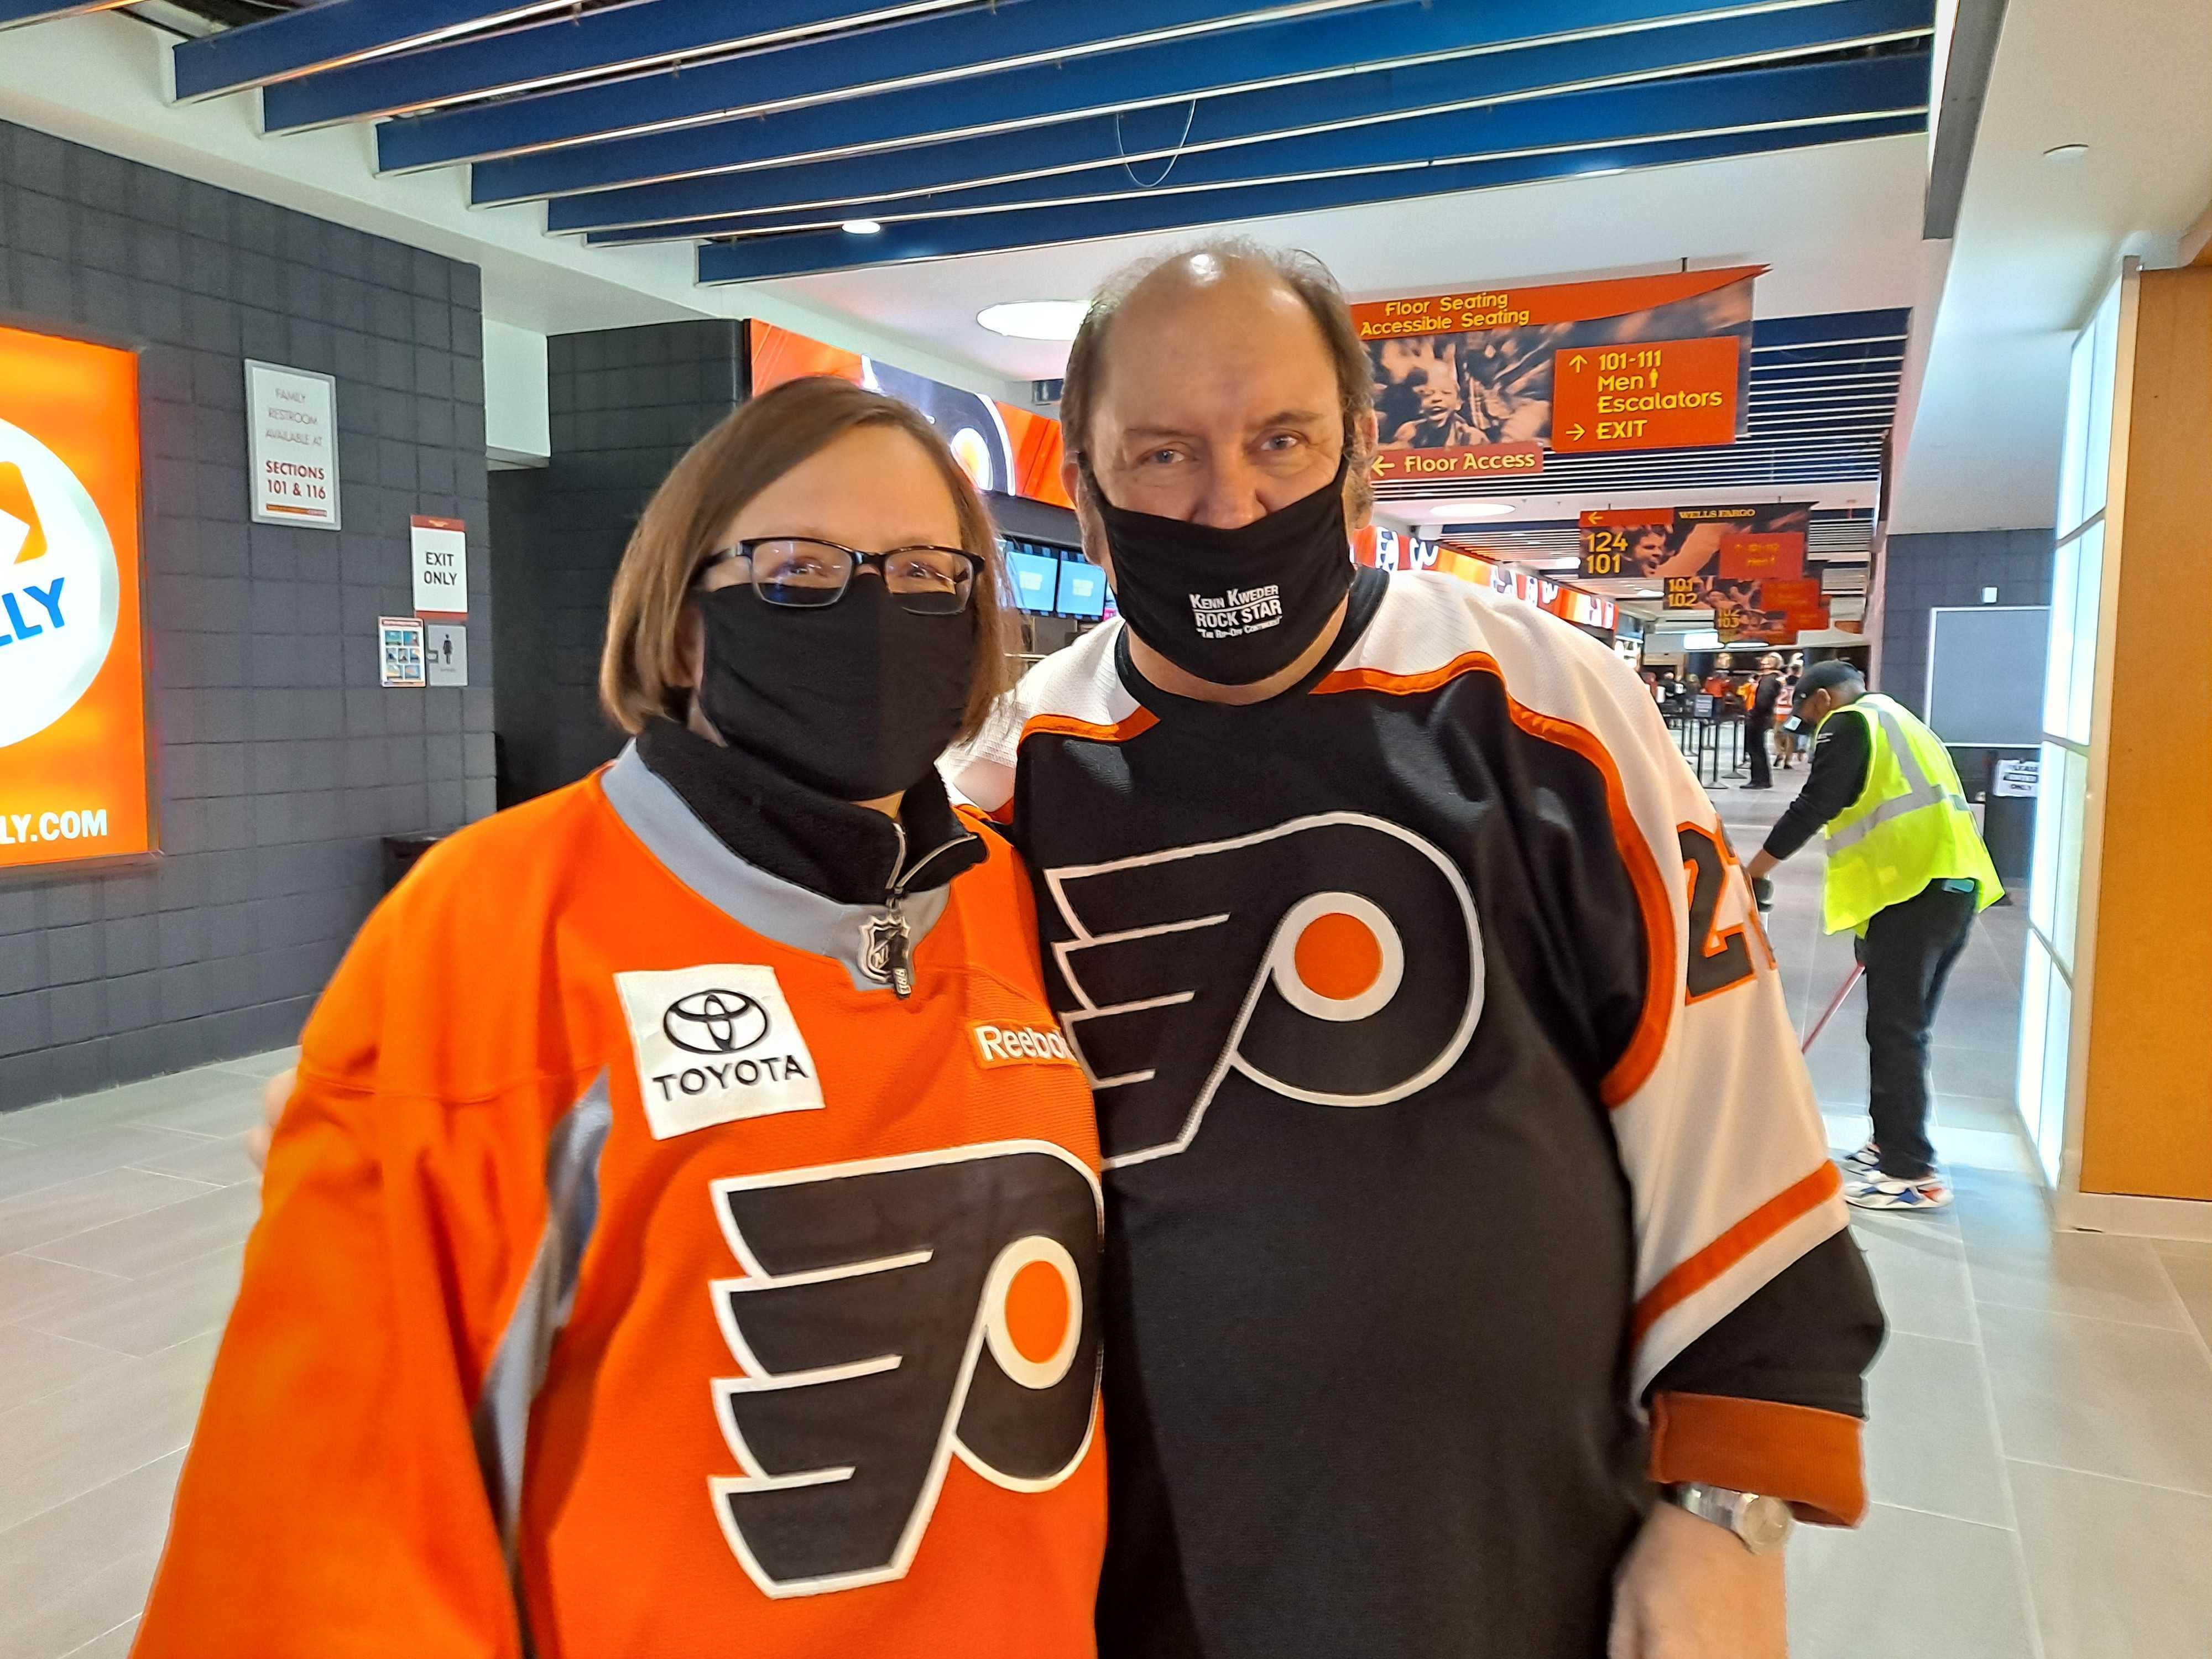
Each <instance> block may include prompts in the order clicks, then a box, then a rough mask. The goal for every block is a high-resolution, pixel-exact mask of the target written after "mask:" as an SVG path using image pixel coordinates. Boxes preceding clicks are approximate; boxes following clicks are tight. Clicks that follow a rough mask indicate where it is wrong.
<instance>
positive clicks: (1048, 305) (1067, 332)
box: [975, 300, 1089, 341]
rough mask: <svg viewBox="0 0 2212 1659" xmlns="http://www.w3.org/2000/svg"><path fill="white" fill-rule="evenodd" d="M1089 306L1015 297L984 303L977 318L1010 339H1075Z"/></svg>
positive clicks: (1075, 301) (1080, 302)
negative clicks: (1003, 300) (1017, 298)
mask: <svg viewBox="0 0 2212 1659" xmlns="http://www.w3.org/2000/svg"><path fill="white" fill-rule="evenodd" d="M1088 309H1089V307H1087V306H1086V305H1085V302H1084V301H1081V300H1012V301H1007V302H1006V304H1004V305H996V306H985V307H983V308H982V310H981V311H979V312H977V313H975V320H976V321H977V322H978V323H980V324H981V325H982V326H984V327H985V328H987V329H989V330H990V331H991V332H992V333H994V334H1003V335H1005V336H1006V337H1007V338H1008V339H1010V340H1060V341H1066V340H1073V338H1074V337H1075V331H1076V330H1077V329H1078V328H1079V327H1081V326H1082V325H1083V313H1085V311H1086V310H1088Z"/></svg>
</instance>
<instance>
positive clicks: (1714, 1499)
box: [1666, 1480, 1797, 1555]
mask: <svg viewBox="0 0 2212 1659" xmlns="http://www.w3.org/2000/svg"><path fill="white" fill-rule="evenodd" d="M1666 1498H1667V1501H1668V1503H1670V1504H1680V1506H1681V1507H1682V1508H1683V1509H1686V1510H1689V1512H1690V1513H1691V1514H1692V1515H1694V1516H1697V1517H1698V1518H1699V1520H1700V1521H1710V1522H1712V1523H1713V1524H1714V1525H1715V1526H1717V1527H1726V1528H1728V1529H1729V1531H1730V1532H1732V1533H1734V1534H1735V1535H1736V1536H1737V1537H1738V1538H1741V1540H1743V1547H1744V1548H1746V1549H1747V1550H1749V1551H1750V1552H1751V1553H1753V1555H1765V1554H1767V1553H1769V1552H1771V1551H1773V1550H1778V1549H1780V1548H1781V1547H1783V1545H1784V1544H1786V1543H1788V1542H1789V1541H1790V1533H1791V1532H1792V1531H1793V1530H1794V1529H1795V1528H1796V1525H1797V1518H1796V1516H1793V1515H1792V1514H1790V1505H1789V1504H1785V1503H1784V1502H1783V1501H1782V1499H1780V1498H1765V1497H1761V1496H1760V1495H1759V1493H1757V1492H1730V1491H1729V1489H1728V1488H1727V1487H1726V1486H1705V1485H1704V1484H1703V1483H1702V1482H1699V1481H1695V1480H1692V1481H1686V1482H1685V1483H1683V1484H1682V1485H1680V1486H1669V1487H1668V1488H1667V1489H1666Z"/></svg>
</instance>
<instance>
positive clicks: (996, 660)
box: [599, 375, 1014, 738]
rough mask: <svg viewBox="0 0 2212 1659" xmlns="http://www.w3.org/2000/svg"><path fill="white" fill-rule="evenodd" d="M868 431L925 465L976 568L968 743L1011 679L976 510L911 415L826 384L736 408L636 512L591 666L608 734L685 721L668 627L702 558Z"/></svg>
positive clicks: (674, 634)
mask: <svg viewBox="0 0 2212 1659" xmlns="http://www.w3.org/2000/svg"><path fill="white" fill-rule="evenodd" d="M866 426H888V427H894V428H897V429H898V430H899V431H901V432H903V433H905V434H906V435H908V437H910V438H912V439H913V440H914V441H915V442H916V443H918V444H920V445H921V447H922V448H924V449H925V450H927V452H928V453H929V458H930V459H932V460H933V461H934V462H936V464H937V470H938V471H939V473H940V474H942V475H943V477H944V479H945V489H947V490H948V491H949V492H951V496H952V507H953V511H954V512H955V513H957V514H958V516H959V520H960V544H961V546H963V548H965V549H966V550H968V551H969V552H970V553H973V554H975V556H977V557H978V558H980V559H981V560H982V561H983V563H984V568H983V570H982V573H981V574H980V575H978V576H977V577H976V579H975V597H974V598H973V599H971V600H970V601H969V608H968V611H967V613H966V614H967V615H968V617H969V619H970V620H971V621H972V623H974V626H975V658H974V674H973V677H972V678H971V680H970V682H969V690H968V711H967V716H966V718H965V720H963V722H962V724H961V729H960V735H961V737H963V738H971V737H973V736H975V733H976V732H979V731H980V730H981V729H982V726H983V723H984V722H985V720H987V719H988V718H989V717H990V714H991V710H992V708H993V707H994V705H995V704H996V703H997V702H998V700H999V698H1000V696H1001V695H1002V694H1003V693H1005V692H1006V690H1008V689H1009V688H1010V687H1011V686H1012V684H1013V678H1014V667H1013V662H1012V659H1011V658H1010V657H1009V656H1008V655H1007V654H1006V608H1005V605H1004V603H1003V601H1002V599H1001V597H1000V591H1001V584H1002V582H1003V580H1004V577H1003V574H1002V564H1001V561H1000V557H999V538H998V535H997V532H995V531H994V530H993V528H992V526H991V517H990V514H989V513H987V512H986V511H985V510H984V507H983V498H982V497H981V495H977V494H976V493H975V484H974V483H971V482H970V481H969V477H968V475H967V474H966V473H965V472H963V471H961V470H960V463H959V462H957V460H955V459H953V458H952V452H951V450H950V449H948V448H946V447H945V440H944V439H942V438H940V437H939V436H938V435H937V428H934V427H933V426H932V425H930V423H929V422H928V421H927V419H926V418H925V417H924V416H922V415H921V413H919V412H918V411H917V410H914V409H912V408H910V407H908V405H907V404H902V403H901V402H899V401H898V400H897V399H896V398H886V397H884V395H883V394H882V393H881V392H870V391H868V390H866V388H865V387H862V386H854V385H853V384H852V383H851V382H850V381H848V380H835V379H832V378H830V377H829V376H827V375H810V376H808V377H807V378H805V379H803V380H789V381H786V382H785V383H784V384H783V385H781V386H777V387H776V388H775V390H773V391H771V392H763V393H762V394H761V396H759V397H757V398H752V399H751V400H750V401H749V402H747V403H745V404H743V405H742V406H741V407H739V408H738V410H735V411H734V412H733V413H732V414H731V415H730V416H728V417H727V418H726V419H725V420H723V421H722V422H720V424H719V425H717V426H716V427H715V428H714V430H713V431H712V432H709V433H708V435H706V436H705V437H703V438H702V439H700V440H699V441H698V442H697V443H696V444H694V445H692V446H691V448H690V453H688V454H686V455H685V456H684V459H682V460H680V461H678V462H677V464H676V465H675V467H674V469H673V470H672V471H671V472H670V473H669V475H668V477H666V478H665V479H664V480H662V482H661V485H660V488H659V489H657V490H655V491H654V492H653V499H652V501H648V502H647V504H646V508H645V513H644V516H642V517H641V518H640V519H639V520H638V521H637V528H636V530H635V532H632V533H631V535H630V538H629V547H628V548H626V549H625V550H623V560H622V568H620V569H618V570H617V571H616V572H615V585H614V592H613V593H612V594H611V596H610V598H609V600H608V605H607V643H606V649H605V652H604V653H602V654H601V656H600V659H599V702H600V705H601V706H602V707H603V708H605V710H606V711H607V713H608V714H609V715H610V716H611V718H612V719H613V720H614V722H615V724H616V725H617V726H621V727H622V729H623V731H625V732H637V731H640V730H641V729H642V728H643V726H645V723H646V722H647V720H651V719H652V718H653V716H654V715H656V714H665V715H666V716H668V718H669V719H671V720H677V721H678V722H681V721H682V720H684V719H685V718H686V716H687V714H688V713H689V709H690V696H691V687H690V684H688V682H687V678H686V676H685V674H684V667H683V663H682V659H681V655H680V653H679V650H678V623H679V622H680V621H681V620H682V617H683V615H684V604H685V602H686V600H687V599H689V598H690V592H691V585H692V583H693V582H694V581H695V580H697V578H698V575H699V570H700V567H701V566H702V564H704V563H705V562H706V559H707V556H708V554H709V553H712V552H714V551H716V550H718V548H719V546H720V538H721V535H722V532H723V530H724V528H725V526H727V525H728V524H729V522H730V520H731V519H732V517H734V516H735V515H736V514H737V513H738V512H739V511H741V510H742V509H743V508H744V505H745V503H746V502H748V501H751V500H752V499H753V497H754V496H756V495H759V494H760V493H761V491H762V490H763V489H767V488H768V487H769V485H770V484H772V483H775V481H776V480H777V479H778V478H781V477H783V475H784V474H785V473H787V472H788V471H791V470H792V469H793V467H795V466H797V465H799V463H801V462H802V461H805V460H806V459H810V458H811V457H812V456H814V455H817V454H818V453H821V452H822V451H823V449H826V448H827V447H829V445H830V444H831V443H832V442H834V441H836V439H838V438H840V437H842V436H843V435H845V434H846V433H848V432H851V431H854V430H856V429H858V428H861V427H866ZM893 695H896V688H894V691H893Z"/></svg>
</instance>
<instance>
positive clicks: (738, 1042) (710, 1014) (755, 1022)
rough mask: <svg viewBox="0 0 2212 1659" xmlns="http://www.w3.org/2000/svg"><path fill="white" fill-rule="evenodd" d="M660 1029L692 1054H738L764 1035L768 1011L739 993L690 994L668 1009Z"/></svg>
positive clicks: (765, 1034) (661, 1021) (766, 1027)
mask: <svg viewBox="0 0 2212 1659" xmlns="http://www.w3.org/2000/svg"><path fill="white" fill-rule="evenodd" d="M660 1029H661V1030H663V1031H665V1032H666V1033H667V1034H668V1040H669V1041H670V1042H672V1043H674V1044H675V1045H676V1046H677V1047H678V1048H684V1049H688V1050H689V1051H690V1052H691V1053H692V1054H740V1053H742V1052H744V1050H745V1049H747V1048H751V1047H752V1046H753V1044H755V1043H756V1042H759V1041H760V1040H761V1039H762V1038H763V1037H764V1036H767V1035H768V1010H767V1009H765V1008H763V1007H762V1006H760V1004H758V1003H757V1002H755V1001H754V1000H752V999H751V998H750V997H749V996H747V995H746V994H744V992H743V991H694V992H693V993H692V994H690V996H688V997H684V998H682V999H681V1000H678V1001H676V1002H673V1003H671V1004H670V1005H669V1008H668V1012H666V1013H665V1014H663V1015H662V1016H661V1017H660Z"/></svg>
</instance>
